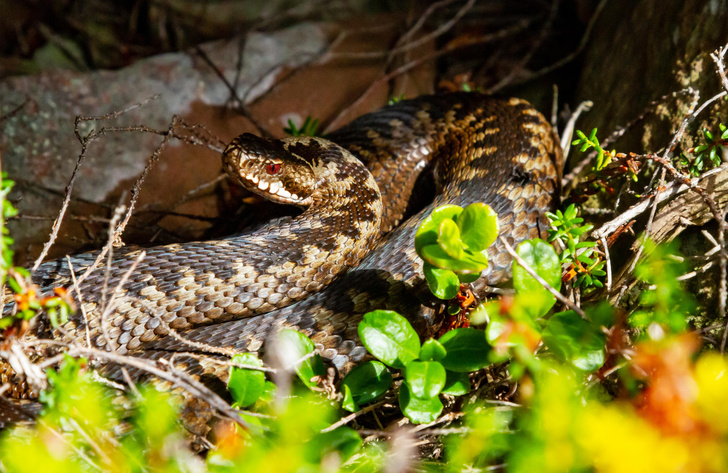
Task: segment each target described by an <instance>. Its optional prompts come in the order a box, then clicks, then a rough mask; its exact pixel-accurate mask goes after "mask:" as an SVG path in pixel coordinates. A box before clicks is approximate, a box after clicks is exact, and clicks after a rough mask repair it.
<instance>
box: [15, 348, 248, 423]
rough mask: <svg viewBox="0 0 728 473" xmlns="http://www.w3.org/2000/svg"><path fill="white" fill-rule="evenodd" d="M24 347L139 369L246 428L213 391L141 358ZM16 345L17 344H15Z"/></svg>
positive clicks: (69, 349) (237, 413)
mask: <svg viewBox="0 0 728 473" xmlns="http://www.w3.org/2000/svg"><path fill="white" fill-rule="evenodd" d="M23 344H24V345H26V346H35V345H54V346H62V347H66V348H67V352H66V353H67V354H68V355H69V356H73V357H78V356H85V357H96V358H101V359H105V360H108V361H111V362H113V363H116V364H119V365H126V366H129V367H132V368H135V369H139V370H141V371H145V372H148V373H150V374H153V375H154V376H156V377H157V378H159V379H162V380H164V381H168V382H170V383H172V385H174V386H178V387H180V388H182V389H184V390H185V391H187V392H188V393H190V394H192V395H193V396H196V397H198V398H200V399H204V400H205V402H207V403H208V404H210V406H211V407H213V408H214V409H216V410H217V411H218V412H219V413H220V414H221V415H223V416H225V417H227V418H229V419H230V420H232V421H233V422H236V423H238V424H240V425H241V426H243V427H246V428H247V427H248V426H247V423H246V422H245V421H244V420H243V419H242V418H241V417H240V413H239V411H236V410H235V409H233V408H232V407H230V406H229V405H228V403H227V402H225V401H224V400H223V399H222V398H221V397H220V396H218V395H217V394H216V393H215V392H214V391H212V390H210V389H209V388H208V387H207V386H205V385H203V384H202V383H200V382H199V381H197V380H194V379H191V378H190V377H189V376H187V377H184V376H182V373H180V372H177V370H175V372H172V373H170V372H168V371H165V370H162V369H160V368H157V367H156V366H155V363H154V362H152V361H149V360H144V359H141V358H137V357H133V356H125V355H119V354H117V353H113V352H109V351H103V350H99V349H96V348H84V347H82V346H80V345H77V344H68V343H64V342H61V341H58V340H50V339H36V340H28V341H25V342H23ZM15 345H17V344H15ZM159 363H161V364H162V365H164V364H165V363H166V360H159Z"/></svg>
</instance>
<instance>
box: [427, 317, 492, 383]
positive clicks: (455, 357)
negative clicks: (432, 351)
mask: <svg viewBox="0 0 728 473" xmlns="http://www.w3.org/2000/svg"><path fill="white" fill-rule="evenodd" d="M439 342H440V343H441V344H442V346H444V347H445V350H447V355H446V356H445V358H443V359H442V361H441V363H442V364H443V366H444V367H445V368H447V369H448V370H450V371H456V372H459V373H462V372H469V371H477V370H479V369H481V368H485V367H486V366H488V364H489V362H488V353H489V352H490V345H489V344H488V342H487V341H486V339H485V332H484V331H482V330H476V329H474V328H458V329H455V330H451V331H449V332H447V333H446V334H445V335H443V336H442V337H440V340H439Z"/></svg>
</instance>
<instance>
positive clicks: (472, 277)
mask: <svg viewBox="0 0 728 473" xmlns="http://www.w3.org/2000/svg"><path fill="white" fill-rule="evenodd" d="M457 276H458V279H459V280H460V284H469V283H471V282H475V281H477V280H478V278H479V277H480V273H458V275H457Z"/></svg>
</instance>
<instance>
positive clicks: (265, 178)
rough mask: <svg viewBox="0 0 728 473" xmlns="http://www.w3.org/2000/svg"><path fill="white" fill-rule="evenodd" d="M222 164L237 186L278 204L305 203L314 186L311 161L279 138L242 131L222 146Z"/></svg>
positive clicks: (314, 179) (314, 180) (307, 202)
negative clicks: (296, 152) (292, 151)
mask: <svg viewBox="0 0 728 473" xmlns="http://www.w3.org/2000/svg"><path fill="white" fill-rule="evenodd" d="M222 164H223V168H224V169H225V171H226V172H227V173H228V174H229V175H230V176H232V177H233V178H234V179H235V180H236V181H237V182H238V183H239V184H240V185H242V186H243V187H245V188H246V189H248V190H249V191H251V192H254V193H256V194H258V195H260V196H262V197H265V198H266V199H268V200H271V201H273V202H278V203H281V204H294V205H308V204H309V197H310V196H311V194H312V193H313V192H314V190H315V187H316V178H315V175H314V171H313V168H312V167H311V164H309V163H308V162H306V161H305V160H304V159H302V158H301V157H300V156H298V155H297V154H294V153H291V152H289V151H288V149H287V144H286V143H285V142H284V141H281V140H267V139H264V138H260V137H258V136H255V135H251V134H250V133H244V134H242V135H240V136H238V137H237V138H235V139H234V140H233V141H232V142H231V143H230V144H229V145H228V146H227V148H225V151H224V152H223V153H222Z"/></svg>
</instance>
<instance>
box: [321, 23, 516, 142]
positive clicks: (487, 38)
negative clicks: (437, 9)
mask: <svg viewBox="0 0 728 473" xmlns="http://www.w3.org/2000/svg"><path fill="white" fill-rule="evenodd" d="M529 24H530V20H521V21H520V22H518V23H516V24H515V25H514V26H512V27H510V28H505V29H503V30H501V31H498V32H496V33H492V34H486V35H482V36H478V37H475V38H467V39H466V40H464V41H462V42H456V43H449V44H448V45H447V46H445V47H444V48H442V49H440V50H439V51H435V52H433V53H430V54H426V55H424V56H421V57H419V58H417V59H413V60H412V61H410V62H408V63H406V64H404V65H402V66H400V67H398V68H397V69H395V70H393V71H392V72H390V73H388V74H385V75H384V76H382V77H380V78H379V79H377V80H375V81H374V82H372V83H371V84H369V87H367V89H366V90H365V91H364V92H362V93H361V95H359V97H357V98H356V100H354V101H353V102H352V103H351V104H349V105H348V106H347V107H345V108H344V109H343V110H341V111H340V112H339V113H338V114H337V115H336V117H334V119H333V120H331V122H330V123H329V125H328V126H327V127H326V129H325V130H324V131H323V134H324V135H326V134H327V133H330V132H331V131H332V130H334V128H336V126H338V124H339V122H340V121H341V119H342V118H343V117H344V116H345V115H346V114H347V113H348V112H349V111H350V110H351V109H354V108H356V107H358V106H359V105H360V104H361V103H362V102H363V101H364V100H365V99H366V97H367V96H368V95H369V94H370V93H371V91H372V90H374V89H376V88H377V87H378V86H379V85H381V84H384V83H387V82H389V81H390V80H392V79H394V78H395V77H397V76H399V75H402V74H404V73H405V72H407V71H409V70H411V69H414V68H415V67H417V66H419V65H421V64H424V63H425V62H427V61H432V60H434V59H437V58H438V57H440V56H442V55H444V54H447V53H449V52H452V51H455V50H457V49H461V48H465V47H467V46H473V45H476V44H483V43H489V42H492V41H496V40H498V39H503V38H505V37H507V36H510V35H513V34H516V33H519V32H521V31H523V30H525V29H526V28H527V27H528V25H529Z"/></svg>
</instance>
